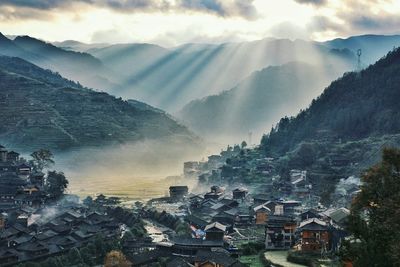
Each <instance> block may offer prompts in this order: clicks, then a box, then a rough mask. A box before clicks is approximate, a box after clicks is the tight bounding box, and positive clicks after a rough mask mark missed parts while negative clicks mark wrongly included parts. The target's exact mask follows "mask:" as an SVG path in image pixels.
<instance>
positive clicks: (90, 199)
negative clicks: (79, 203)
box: [83, 196, 93, 207]
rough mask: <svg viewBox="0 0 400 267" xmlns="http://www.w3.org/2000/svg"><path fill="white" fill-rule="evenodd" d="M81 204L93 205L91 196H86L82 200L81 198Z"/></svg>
mask: <svg viewBox="0 0 400 267" xmlns="http://www.w3.org/2000/svg"><path fill="white" fill-rule="evenodd" d="M83 204H84V205H86V206H88V207H90V206H92V205H93V198H92V197H91V196H87V197H86V198H85V199H84V200H83Z"/></svg>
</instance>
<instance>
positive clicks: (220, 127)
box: [178, 62, 341, 142]
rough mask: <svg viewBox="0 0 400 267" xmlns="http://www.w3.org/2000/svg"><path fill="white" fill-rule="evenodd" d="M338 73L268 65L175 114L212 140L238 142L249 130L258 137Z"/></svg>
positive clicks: (299, 64) (304, 65)
mask: <svg viewBox="0 0 400 267" xmlns="http://www.w3.org/2000/svg"><path fill="white" fill-rule="evenodd" d="M339 75H341V73H340V72H339V71H337V70H336V69H335V68H332V67H327V68H325V69H324V68H321V67H316V66H314V65H310V64H307V63H302V62H291V63H287V64H284V65H282V66H273V67H267V68H265V69H263V70H261V71H257V72H254V73H253V74H252V75H251V76H250V77H248V78H246V79H245V80H243V81H242V82H241V83H239V84H238V85H237V86H236V87H234V88H233V89H231V90H228V91H225V92H223V93H221V94H219V95H214V96H209V97H206V98H204V99H201V100H195V101H192V102H190V103H189V104H188V105H186V106H185V107H184V108H183V109H182V111H181V112H180V113H178V117H179V118H181V119H182V120H183V122H184V123H185V124H187V125H188V126H189V127H190V128H191V129H193V130H194V131H195V132H197V133H199V134H200V135H201V136H205V137H206V138H210V139H213V140H216V139H218V140H220V141H222V140H225V141H228V140H230V141H231V142H238V141H240V140H241V139H240V138H242V140H245V139H246V140H247V134H248V133H249V132H252V133H253V136H254V137H256V138H257V139H258V138H261V136H262V133H263V132H265V130H266V129H269V128H271V126H272V124H274V123H275V122H276V121H277V120H278V119H279V118H281V117H283V116H285V115H294V114H296V113H298V112H299V110H300V109H301V108H303V107H306V106H307V105H308V103H310V102H311V100H312V99H313V98H314V97H316V96H318V95H319V94H320V93H321V91H322V89H321V88H324V87H325V86H327V85H329V83H330V82H331V81H332V80H334V79H335V78H336V77H338V76H339ZM258 140H259V139H258Z"/></svg>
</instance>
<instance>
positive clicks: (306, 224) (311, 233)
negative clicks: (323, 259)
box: [130, 171, 349, 267]
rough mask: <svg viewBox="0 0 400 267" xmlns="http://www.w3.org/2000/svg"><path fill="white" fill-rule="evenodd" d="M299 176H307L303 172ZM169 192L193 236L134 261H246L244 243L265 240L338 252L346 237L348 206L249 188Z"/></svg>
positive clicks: (278, 246)
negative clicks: (311, 203) (325, 205)
mask: <svg viewBox="0 0 400 267" xmlns="http://www.w3.org/2000/svg"><path fill="white" fill-rule="evenodd" d="M293 173H294V174H296V175H298V174H299V172H297V171H293ZM298 176H299V177H298V179H301V180H303V179H306V177H305V173H304V172H300V174H299V175H298ZM298 179H297V180H298ZM297 180H295V181H296V184H299V182H297ZM170 194H171V198H173V199H175V200H176V201H177V202H178V201H179V203H185V204H183V205H186V208H187V212H186V213H185V215H184V216H182V217H181V219H182V220H185V221H186V222H187V223H188V225H189V228H190V230H191V238H176V237H175V238H172V239H171V240H169V242H167V243H163V242H161V243H158V244H154V243H153V247H152V248H151V249H150V251H143V250H141V251H139V252H138V253H133V255H132V256H130V259H132V262H134V263H135V264H134V266H149V265H150V264H151V263H154V262H155V261H157V259H159V258H160V257H164V258H167V259H168V263H167V266H176V265H173V264H177V262H179V263H180V264H182V265H179V266H214V267H217V266H243V264H242V263H240V262H239V261H238V257H239V255H240V254H241V252H240V248H239V244H241V243H243V242H248V241H257V242H262V243H264V244H265V249H266V250H289V249H294V250H298V251H304V252H316V253H321V254H322V253H326V254H328V253H330V252H335V251H337V250H338V248H339V246H340V243H341V241H342V240H343V239H344V238H346V236H347V233H346V232H345V231H344V225H345V223H346V219H347V217H348V215H349V210H347V209H346V208H330V209H321V208H320V209H318V208H307V207H305V205H304V203H303V202H302V201H301V200H288V199H271V198H268V195H265V194H264V195H263V194H251V193H249V192H248V190H247V189H246V188H244V187H237V188H234V189H231V190H226V189H225V188H223V187H220V186H211V187H210V190H209V191H208V192H205V193H202V194H192V193H189V192H188V188H187V187H185V186H172V187H171V188H170ZM141 246H142V247H143V245H141ZM200 255H203V256H204V257H203V258H201V257H200ZM205 255H206V256H205ZM200 259H202V260H200Z"/></svg>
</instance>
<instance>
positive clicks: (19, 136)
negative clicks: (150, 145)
mask: <svg viewBox="0 0 400 267" xmlns="http://www.w3.org/2000/svg"><path fill="white" fill-rule="evenodd" d="M0 88H1V90H0V113H1V114H2V117H3V119H2V121H1V123H0V143H2V144H4V145H7V146H9V147H13V148H16V149H21V150H22V151H32V150H33V149H38V148H49V149H52V150H56V151H58V150H60V151H61V150H68V149H71V148H79V147H90V146H100V145H113V144H122V143H127V142H135V141H138V140H144V139H151V140H161V139H162V138H174V139H178V140H180V141H181V143H182V144H193V146H195V145H196V144H199V140H198V139H197V138H196V137H195V136H194V135H193V134H192V133H191V132H190V131H189V130H188V129H187V128H185V127H184V126H182V125H179V124H178V123H177V122H176V121H174V120H173V119H172V118H171V117H170V116H169V115H167V114H165V113H164V112H161V111H154V110H152V109H150V108H147V109H144V108H143V106H144V105H145V104H142V103H136V102H130V103H128V102H126V101H123V100H121V99H120V98H115V97H113V96H110V95H108V94H107V93H101V92H96V91H93V90H90V89H86V88H83V87H82V86H80V85H79V84H76V83H74V82H72V81H69V80H66V79H64V78H62V77H61V76H60V75H59V74H56V73H53V72H52V71H49V70H44V69H42V68H39V67H38V66H35V65H33V64H31V63H29V62H27V61H25V60H22V59H19V58H11V57H5V56H1V57H0Z"/></svg>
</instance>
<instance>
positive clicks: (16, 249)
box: [0, 146, 359, 267]
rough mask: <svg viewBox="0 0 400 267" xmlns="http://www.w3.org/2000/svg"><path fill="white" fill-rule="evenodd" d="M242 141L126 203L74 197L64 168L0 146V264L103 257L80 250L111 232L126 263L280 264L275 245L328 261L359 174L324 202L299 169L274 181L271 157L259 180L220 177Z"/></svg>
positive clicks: (299, 258)
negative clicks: (146, 197) (165, 188)
mask: <svg viewBox="0 0 400 267" xmlns="http://www.w3.org/2000/svg"><path fill="white" fill-rule="evenodd" d="M240 151H243V149H238V148H233V149H232V150H231V149H228V150H227V151H223V152H221V154H220V155H213V156H210V157H209V159H208V161H204V162H186V163H184V171H183V172H184V174H183V179H182V180H181V181H182V185H181V184H177V185H172V186H171V187H170V188H169V196H168V197H163V198H159V199H152V200H151V201H149V202H147V203H142V202H136V203H135V204H134V205H132V206H131V207H126V206H122V205H120V202H121V200H120V199H119V198H116V197H106V196H104V195H102V194H99V195H97V196H96V197H94V198H92V197H87V198H86V199H84V200H83V201H80V199H79V197H77V196H75V195H69V194H66V193H64V191H63V189H65V188H66V186H67V184H68V182H67V183H66V184H65V181H64V180H63V179H64V178H65V177H63V175H62V173H57V172H50V171H49V172H48V173H47V174H44V173H43V172H41V171H42V170H43V167H44V165H45V157H44V158H42V161H40V160H39V159H37V161H36V162H35V161H34V160H31V161H27V160H25V159H23V158H22V157H20V155H19V154H18V153H17V152H14V151H7V150H6V148H4V147H3V146H1V147H0V159H1V161H0V211H1V215H0V266H13V265H16V264H18V263H19V264H23V263H25V262H32V261H33V262H41V261H42V262H43V261H46V260H47V261H48V260H49V258H51V257H54V256H57V257H62V255H70V254H71V253H74V252H76V251H79V253H80V254H82V253H81V251H83V252H84V253H87V254H88V256H87V258H89V259H91V260H92V262H93V263H94V262H96V261H98V262H99V263H102V262H103V261H104V257H105V254H104V253H105V252H103V254H101V256H100V255H99V254H98V252H91V253H89V252H87V251H85V250H84V249H87V247H88V246H89V247H90V246H91V244H94V243H96V242H99V239H101V240H107V241H110V240H111V241H112V242H114V243H113V244H114V245H109V246H108V248H109V249H110V248H114V247H115V249H118V250H120V251H122V253H123V254H124V255H125V256H126V258H127V261H128V262H129V263H130V265H131V266H171V267H172V266H215V267H217V266H219V267H229V266H258V265H257V264H262V265H261V266H279V265H276V264H278V263H277V262H274V261H273V260H272V259H273V258H274V257H275V256H274V255H273V253H274V251H278V252H279V253H280V254H279V255H283V256H282V257H283V258H284V259H283V260H286V258H287V259H290V261H291V262H294V263H299V264H303V265H302V266H309V265H310V262H313V264H315V263H316V262H317V263H318V262H319V263H327V262H328V263H330V264H333V263H334V261H335V257H336V255H337V252H338V250H339V248H340V244H341V242H342V241H343V240H344V239H345V238H346V237H347V236H348V234H347V233H346V231H345V230H344V226H345V223H346V219H347V217H348V215H349V210H348V209H347V208H348V205H349V203H350V201H351V197H352V196H353V195H354V194H356V193H357V191H358V190H359V183H357V179H354V178H349V179H347V180H348V182H346V180H343V181H342V182H341V183H342V184H343V186H342V187H341V188H338V189H337V190H336V191H335V194H336V196H335V198H336V200H337V201H335V203H334V204H332V205H330V206H329V207H325V206H324V205H322V204H321V203H320V197H318V196H317V195H316V194H314V191H313V186H312V184H311V183H310V182H309V180H308V177H307V171H305V170H297V169H293V170H290V173H289V176H290V180H288V181H285V182H282V180H281V179H280V178H279V177H278V176H276V175H271V173H272V172H271V170H272V169H273V168H274V167H273V161H274V160H273V159H271V158H264V159H262V160H258V161H257V165H256V167H255V169H256V170H257V171H258V172H259V173H258V174H259V175H266V177H269V178H266V179H264V180H265V181H267V182H263V183H262V184H258V185H253V186H252V185H245V184H244V183H240V182H237V180H236V181H235V182H234V181H233V180H232V179H231V180H230V181H229V182H228V181H227V177H226V176H223V175H222V176H221V174H222V173H223V172H224V166H225V165H224V164H225V162H226V161H227V160H228V161H229V159H230V158H232V156H234V155H237V154H240V153H241V152H240ZM47 160H51V158H48V159H47ZM238 168H239V167H238ZM54 177H57V178H58V179H54ZM186 179H187V180H191V179H198V185H199V186H197V187H195V188H193V189H192V190H189V187H188V186H186V185H184V184H185V180H186ZM353 180H354V181H353ZM63 181H64V183H63ZM205 181H208V183H206V182H205ZM51 183H53V184H51ZM54 183H56V184H55V185H54ZM210 183H211V184H210ZM206 184H208V185H209V187H206V186H205V185H206ZM60 187H61V189H60ZM54 188H56V189H57V190H54ZM115 244H118V245H115ZM282 252H284V253H283V254H282ZM269 253H272V254H271V259H270V257H269V255H270V254H269ZM282 257H281V258H282ZM83 258H84V257H83ZM86 264H87V265H88V266H91V265H90V264H88V263H86ZM274 264H275V265H274ZM21 266H24V265H21ZM39 266H42V265H39ZM43 266H44V265H43ZM63 266H69V265H63ZM283 266H285V265H283ZM313 266H318V265H313ZM321 266H323V265H321Z"/></svg>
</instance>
